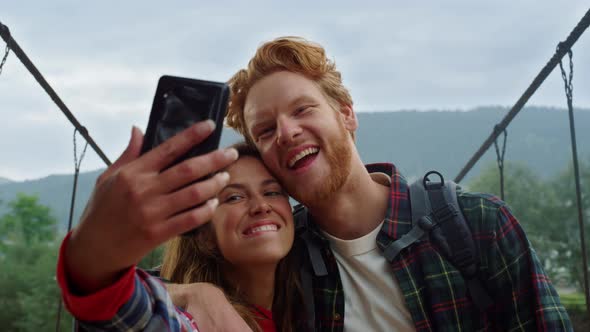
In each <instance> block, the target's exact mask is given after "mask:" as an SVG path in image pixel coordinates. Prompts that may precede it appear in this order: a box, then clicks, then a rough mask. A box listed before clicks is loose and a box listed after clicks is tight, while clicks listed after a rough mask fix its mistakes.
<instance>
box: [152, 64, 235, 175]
mask: <svg viewBox="0 0 590 332" xmlns="http://www.w3.org/2000/svg"><path fill="white" fill-rule="evenodd" d="M228 99H229V86H228V85H227V84H225V83H219V82H211V81H203V80H197V79H191V78H184V77H175V76H168V75H165V76H162V77H161V78H160V80H159V81H158V87H157V88H156V95H155V96H154V102H153V104H152V110H151V112H150V118H149V122H148V126H147V129H146V133H145V136H144V140H143V146H142V149H141V153H142V154H143V153H145V152H147V151H149V150H151V149H153V148H155V147H156V146H158V145H160V144H162V143H163V142H164V141H166V140H167V139H169V138H172V137H173V136H174V135H176V134H178V133H179V132H181V131H183V130H184V129H186V128H188V127H190V126H191V125H193V124H194V123H195V122H199V121H204V120H207V119H211V120H213V121H214V122H215V124H216V127H215V130H214V131H213V133H212V134H211V135H210V136H209V137H208V138H207V139H206V140H205V141H203V142H201V143H200V144H198V145H195V146H194V147H193V148H192V149H191V150H189V151H188V152H187V153H186V154H185V155H183V156H181V157H180V158H178V159H177V160H176V161H175V162H174V163H172V164H171V165H169V166H168V167H170V166H173V165H175V164H177V163H179V162H181V161H183V160H185V159H188V158H191V157H195V156H198V155H202V154H205V153H208V152H211V151H213V150H216V149H217V148H218V147H219V140H220V139H221V129H222V127H223V119H224V117H225V112H226V109H227V103H228Z"/></svg>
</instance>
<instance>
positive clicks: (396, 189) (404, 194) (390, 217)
mask: <svg viewBox="0 0 590 332" xmlns="http://www.w3.org/2000/svg"><path fill="white" fill-rule="evenodd" d="M365 167H366V168H367V170H368V171H369V173H384V174H385V175H387V176H389V178H390V186H389V187H390V191H389V200H388V203H387V210H386V213H385V216H384V217H383V225H382V226H381V231H380V232H379V235H377V245H378V246H379V247H381V248H382V249H383V248H385V247H386V246H387V245H389V244H390V243H391V242H393V241H395V240H397V239H398V238H400V237H401V236H402V235H404V234H406V233H407V232H409V231H410V230H411V229H412V215H411V209H410V199H409V188H408V182H407V181H406V179H405V177H404V176H403V175H402V174H401V173H400V172H399V170H398V169H397V167H395V165H394V164H391V163H376V164H368V165H365ZM372 178H373V179H374V180H375V181H377V182H380V183H381V182H382V179H383V175H373V176H372ZM308 218H309V220H310V221H311V220H312V219H311V215H308ZM308 227H309V230H310V231H311V232H312V234H313V235H314V236H315V237H317V238H319V239H321V240H323V241H325V242H328V240H327V239H326V238H325V237H324V236H323V235H322V234H321V232H320V230H319V228H318V226H317V225H316V223H314V222H309V223H308Z"/></svg>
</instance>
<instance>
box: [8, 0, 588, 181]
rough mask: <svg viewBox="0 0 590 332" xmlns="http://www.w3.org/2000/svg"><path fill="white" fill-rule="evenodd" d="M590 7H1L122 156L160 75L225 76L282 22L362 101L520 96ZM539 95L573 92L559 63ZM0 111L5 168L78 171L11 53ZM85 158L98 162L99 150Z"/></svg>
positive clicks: (51, 77) (579, 68)
mask: <svg viewBox="0 0 590 332" xmlns="http://www.w3.org/2000/svg"><path fill="white" fill-rule="evenodd" d="M587 7H588V5H587V2H586V1H582V0H576V1H567V2H549V1H545V2H538V1H533V0H525V1H508V0H498V1H493V2H485V3H482V2H474V1H467V0H451V1H444V2H440V1H433V0H431V1H421V2H405V3H396V2H387V1H373V2H367V1H364V2H358V1H349V0H344V1H338V2H336V1H333V2H328V1H322V2H317V1H298V2H276V1H248V2H239V1H223V0H222V1H217V2H200V3H194V2H188V1H171V2H166V3H163V2H156V1H142V2H139V1H137V2H133V1H129V2H127V1H126V2H120V1H114V0H111V1H102V2H90V3H79V2H76V1H66V0H62V1H51V2H40V3H36V4H35V6H26V5H24V4H22V3H17V2H10V3H7V4H4V5H3V17H2V18H1V19H2V23H4V24H7V25H8V26H9V27H10V29H11V31H12V33H13V35H14V37H15V39H16V40H17V41H18V42H19V43H20V45H21V47H22V48H23V49H24V50H25V51H26V52H27V54H28V55H29V56H30V58H31V59H32V61H33V62H34V63H35V64H36V65H37V66H38V68H39V70H40V71H41V72H42V73H43V74H44V75H45V77H46V78H47V80H48V81H49V82H50V84H51V85H52V86H53V87H54V88H55V90H56V91H57V92H58V94H59V95H60V96H61V97H62V99H63V101H64V102H65V103H66V105H68V107H69V108H70V109H71V110H72V112H73V113H74V114H75V115H76V116H77V117H78V119H79V120H80V122H81V123H83V124H84V125H85V126H86V127H87V128H88V129H89V130H90V132H91V134H92V135H93V137H95V139H96V141H97V143H99V145H101V146H102V147H104V150H105V151H106V152H107V154H108V155H109V156H110V157H111V158H114V157H115V156H116V155H118V153H119V152H120V151H122V149H123V148H124V146H125V144H126V142H127V138H128V135H129V129H130V127H131V125H133V124H136V125H138V126H140V127H143V128H144V127H145V124H146V123H147V118H148V113H149V109H150V105H151V102H152V98H153V93H154V90H155V86H156V81H157V79H158V78H159V77H160V75H162V74H173V75H179V76H188V77H195V78H202V79H210V80H217V81H224V80H226V79H228V78H229V77H230V76H231V75H232V74H233V73H234V72H235V71H236V70H237V69H238V68H241V67H244V66H245V65H246V64H247V61H248V60H249V58H250V57H251V56H252V54H253V53H254V52H255V50H256V47H258V46H259V45H260V44H261V43H262V42H263V41H266V40H269V39H271V38H275V37H277V36H280V35H302V36H305V37H307V38H310V39H312V40H315V41H318V42H320V43H321V44H323V45H324V46H325V47H326V49H327V51H328V54H329V55H330V56H331V57H332V58H334V59H335V61H336V63H337V65H338V67H339V69H340V70H341V72H342V74H343V79H344V81H345V84H346V85H347V86H348V87H349V88H350V90H351V92H352V94H353V97H354V99H355V108H356V110H358V111H366V110H398V109H434V108H436V109H457V108H460V109H469V108H473V107H475V106H478V105H482V104H494V105H506V106H511V105H512V104H513V103H514V102H515V101H516V100H517V98H518V97H519V96H520V94H521V93H522V92H523V91H524V89H525V88H526V87H527V86H528V84H529V83H530V82H531V81H532V79H533V78H534V76H535V75H536V74H537V72H538V71H539V70H540V68H541V67H542V66H543V65H544V64H545V63H546V61H547V60H548V59H549V57H550V56H551V55H552V54H553V52H554V49H555V46H556V44H557V42H559V41H560V40H563V39H565V37H566V36H567V35H568V34H569V32H570V31H571V29H572V28H573V26H574V25H575V24H576V23H577V22H578V21H579V19H580V18H581V17H582V16H583V14H584V13H585V11H586V10H588V8H587ZM587 34H588V32H586V35H584V36H582V38H581V39H580V40H579V41H578V43H577V45H576V46H575V48H574V61H575V70H576V74H575V75H576V76H575V81H574V87H575V90H574V103H576V104H577V105H578V106H580V107H590V95H588V94H586V93H584V91H587V90H588V86H589V85H590V76H588V75H585V73H588V72H590V68H589V66H590V43H589V41H590V37H588V36H587ZM2 47H3V44H1V43H0V48H2ZM531 103H535V104H543V105H552V106H564V105H565V99H564V96H563V83H562V82H561V78H560V74H559V72H558V71H555V72H553V73H552V75H551V76H550V77H549V79H548V80H547V82H546V83H545V84H544V85H543V86H542V88H541V89H539V91H538V92H537V94H536V95H535V96H534V97H533V99H532V100H531ZM0 117H1V118H2V119H3V120H2V125H1V127H0V128H2V130H0V148H1V149H2V150H1V151H2V153H3V160H2V167H3V168H2V169H0V176H7V177H12V178H14V179H22V178H25V177H37V176H41V175H46V174H49V173H53V172H61V173H63V172H70V171H71V165H70V164H71V159H72V153H71V150H72V146H71V134H72V131H73V128H72V127H71V125H70V124H69V123H68V122H67V121H66V120H65V118H64V116H63V115H62V114H61V113H60V112H59V110H57V108H56V107H55V106H54V105H53V103H52V102H51V100H50V99H49V98H48V97H47V96H46V95H45V93H44V92H43V91H42V90H41V89H40V87H39V86H38V85H37V83H36V82H35V81H34V80H33V78H32V77H31V76H30V74H29V73H28V72H27V71H26V70H25V69H24V68H23V67H22V65H21V64H20V63H19V62H18V61H17V59H16V58H15V57H14V54H11V56H10V57H9V59H8V62H7V64H6V68H5V69H4V71H3V73H2V75H0ZM23 151H26V152H27V153H24V152H23ZM84 165H85V167H88V168H89V169H95V168H99V167H102V163H101V161H100V159H98V158H96V157H95V156H91V155H89V156H88V159H87V160H86V161H85V163H84Z"/></svg>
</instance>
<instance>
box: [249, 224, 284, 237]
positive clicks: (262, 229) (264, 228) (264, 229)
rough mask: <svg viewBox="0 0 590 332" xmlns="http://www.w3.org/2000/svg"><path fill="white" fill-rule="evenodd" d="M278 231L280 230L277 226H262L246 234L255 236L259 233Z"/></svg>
mask: <svg viewBox="0 0 590 332" xmlns="http://www.w3.org/2000/svg"><path fill="white" fill-rule="evenodd" d="M278 229H279V228H278V227H277V225H262V226H258V227H253V228H250V229H249V230H248V231H246V234H247V235H250V234H254V233H258V232H269V231H276V230H278Z"/></svg>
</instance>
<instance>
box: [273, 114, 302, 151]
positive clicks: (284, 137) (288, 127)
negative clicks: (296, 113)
mask: <svg viewBox="0 0 590 332" xmlns="http://www.w3.org/2000/svg"><path fill="white" fill-rule="evenodd" d="M277 122H278V123H277V143H278V144H279V145H285V144H288V143H290V142H292V141H293V140H294V139H295V138H296V137H297V136H299V134H301V132H302V129H301V127H300V126H299V123H298V122H297V121H295V120H293V119H287V118H282V119H278V121H277Z"/></svg>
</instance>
